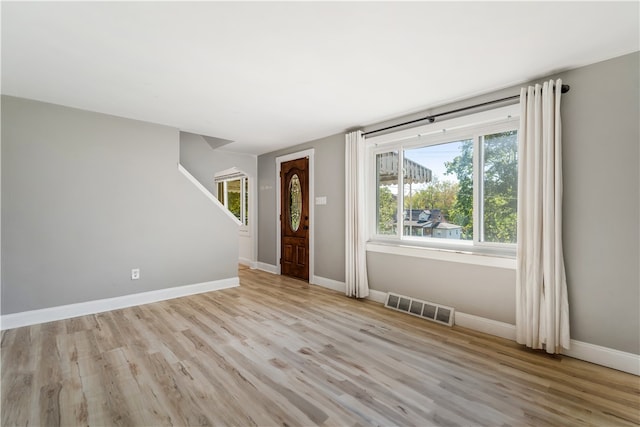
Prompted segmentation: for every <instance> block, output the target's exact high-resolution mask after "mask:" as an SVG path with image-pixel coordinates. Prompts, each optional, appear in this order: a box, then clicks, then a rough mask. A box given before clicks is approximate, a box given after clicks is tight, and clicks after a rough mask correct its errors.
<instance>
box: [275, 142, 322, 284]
mask: <svg viewBox="0 0 640 427" xmlns="http://www.w3.org/2000/svg"><path fill="white" fill-rule="evenodd" d="M314 155H315V149H314V148H310V149H308V150H303V151H297V152H295V153H291V154H285V155H283V156H279V157H276V270H277V274H278V275H280V274H281V272H282V271H281V270H282V265H281V264H280V256H281V255H282V226H281V224H280V215H281V214H282V212H281V210H282V205H281V200H280V198H281V197H282V195H281V193H282V191H281V190H280V189H281V188H282V182H281V178H280V171H281V170H282V163H283V162H288V161H290V160H296V159H302V158H303V157H308V158H309V171H308V172H309V283H314V282H315V276H314V268H313V265H314V259H315V256H314V242H315V239H314V234H315V228H316V222H315V213H314V209H313V208H314V205H315V203H314V202H315V191H314V188H315V183H314V169H313V168H314V160H313V158H314Z"/></svg>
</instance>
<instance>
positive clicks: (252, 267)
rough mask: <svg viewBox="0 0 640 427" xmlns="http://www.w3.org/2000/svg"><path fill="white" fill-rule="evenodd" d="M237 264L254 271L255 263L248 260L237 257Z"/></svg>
mask: <svg viewBox="0 0 640 427" xmlns="http://www.w3.org/2000/svg"><path fill="white" fill-rule="evenodd" d="M238 264H242V265H246V266H247V267H249V268H250V269H252V270H255V269H256V264H257V263H256V262H255V261H252V260H250V259H249V258H243V257H239V258H238Z"/></svg>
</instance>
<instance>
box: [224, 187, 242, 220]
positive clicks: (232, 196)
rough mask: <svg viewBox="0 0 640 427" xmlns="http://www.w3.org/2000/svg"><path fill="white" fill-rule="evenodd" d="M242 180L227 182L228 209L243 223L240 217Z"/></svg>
mask: <svg viewBox="0 0 640 427" xmlns="http://www.w3.org/2000/svg"><path fill="white" fill-rule="evenodd" d="M240 201H241V198H240V180H239V179H237V180H234V181H227V209H229V210H230V211H231V213H232V214H233V215H234V216H235V217H236V218H238V219H239V220H240V221H242V217H241V216H240Z"/></svg>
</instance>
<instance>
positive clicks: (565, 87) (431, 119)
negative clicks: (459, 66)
mask: <svg viewBox="0 0 640 427" xmlns="http://www.w3.org/2000/svg"><path fill="white" fill-rule="evenodd" d="M569 89H571V87H570V86H569V85H562V88H561V90H560V93H567V92H569ZM518 98H520V95H513V96H507V97H506V98H500V99H494V100H493V101H487V102H482V103H480V104H475V105H470V106H468V107H462V108H458V109H455V110H451V111H445V112H444V113H438V114H432V115H430V116H426V117H422V118H420V119H415V120H410V121H408V122H404V123H398V124H397V125H392V126H387V127H386V128H382V129H376V130H370V131H369V132H364V133H363V134H362V135H363V136H367V135H369V134H372V133H377V132H382V131H384V130H389V129H394V128H398V127H400V126H406V125H410V124H413V123H417V122H422V121H424V120H428V121H429V123H433V122H435V121H436V118H437V117H440V116H446V115H449V114H453V113H459V112H461V111H466V110H471V109H474V108H480V107H484V106H486V105H491V104H497V103H499V102H505V101H510V100H512V99H518Z"/></svg>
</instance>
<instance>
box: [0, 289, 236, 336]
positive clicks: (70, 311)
mask: <svg viewBox="0 0 640 427" xmlns="http://www.w3.org/2000/svg"><path fill="white" fill-rule="evenodd" d="M239 284H240V281H239V279H238V277H231V278H229V279H221V280H214V281H212V282H204V283H197V284H194V285H185V286H176V287H173V288H166V289H158V290H155V291H149V292H141V293H138V294H131V295H123V296H119V297H113V298H105V299H100V300H94V301H86V302H80V303H76V304H68V305H61V306H57V307H49V308H43V309H40V310H31V311H23V312H20V313H12V314H5V315H2V316H0V330H6V329H13V328H19V327H21V326H29V325H35V324H38V323H45V322H53V321H56V320H63V319H70V318H72V317H78V316H86V315H90V314H96V313H102V312H105V311H111V310H117V309H120V308H126V307H133V306H136V305H143V304H149V303H153V302H158V301H165V300H169V299H173V298H180V297H184V296H188V295H195V294H200V293H204V292H211V291H217V290H220V289H227V288H235V287H237V286H239Z"/></svg>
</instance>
